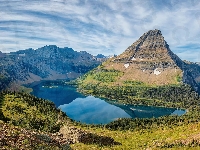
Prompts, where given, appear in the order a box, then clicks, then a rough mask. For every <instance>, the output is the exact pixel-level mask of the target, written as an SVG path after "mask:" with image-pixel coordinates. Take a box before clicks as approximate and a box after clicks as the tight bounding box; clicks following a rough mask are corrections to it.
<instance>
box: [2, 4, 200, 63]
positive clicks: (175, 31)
mask: <svg viewBox="0 0 200 150" xmlns="http://www.w3.org/2000/svg"><path fill="white" fill-rule="evenodd" d="M151 29H160V30H161V31H162V34H163V36H164V37H165V40H166V41H167V43H168V44H169V45H170V48H171V50H172V51H173V52H174V53H176V54H177V55H178V56H179V57H180V58H181V59H186V60H190V61H193V62H196V61H198V62H200V1H199V0H109V1H108V0H41V1H37V0H31V1H28V0H21V1H20V0H9V1H7V0H5V1H4V0H0V34H1V36H0V51H2V52H10V51H16V50H22V49H27V48H34V49H37V48H39V47H42V46H45V45H57V46H59V47H71V48H73V49H74V50H76V51H87V52H89V53H91V54H93V55H96V54H99V53H102V54H104V55H112V54H120V53H122V52H123V51H124V50H125V49H126V48H127V47H128V46H129V45H131V44H132V43H133V42H135V41H136V40H137V39H138V38H139V37H140V36H141V35H142V34H143V33H144V32H147V31H148V30H151Z"/></svg>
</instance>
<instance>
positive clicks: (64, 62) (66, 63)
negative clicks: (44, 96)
mask: <svg viewBox="0 0 200 150" xmlns="http://www.w3.org/2000/svg"><path fill="white" fill-rule="evenodd" d="M1 56H2V57H1V61H0V70H1V75H2V76H4V77H9V78H10V79H11V80H12V81H16V82H17V83H18V84H24V83H30V82H33V81H38V80H42V79H46V80H56V79H74V78H77V77H79V76H80V75H82V74H84V73H86V72H87V71H89V70H91V69H93V68H95V67H97V66H98V65H99V64H100V63H101V62H100V61H98V59H97V58H95V57H94V56H92V55H91V54H89V53H87V52H83V51H82V52H76V51H74V50H73V49H71V48H67V47H65V48H59V47H57V46H54V45H51V46H44V47H42V48H38V49H37V50H33V49H27V50H20V51H17V52H11V53H8V54H1Z"/></svg>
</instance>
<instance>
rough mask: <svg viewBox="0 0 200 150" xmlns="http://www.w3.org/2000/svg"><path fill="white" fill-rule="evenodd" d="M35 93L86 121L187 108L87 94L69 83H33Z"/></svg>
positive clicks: (174, 112) (146, 115) (103, 121)
mask: <svg viewBox="0 0 200 150" xmlns="http://www.w3.org/2000/svg"><path fill="white" fill-rule="evenodd" d="M32 88H33V92H32V94H33V95H35V96H37V97H39V98H44V99H48V100H51V101H53V102H54V103H55V105H56V106H57V107H58V108H60V109H61V110H62V111H64V112H66V114H67V115H68V116H69V117H70V118H72V119H74V120H76V121H80V122H82V123H87V124H106V123H109V122H111V121H114V120H116V119H118V118H152V117H160V116H164V115H183V114H184V113H185V110H177V109H175V108H163V107H153V106H140V105H122V104H117V103H114V102H111V101H107V100H106V99H100V98H96V97H94V96H85V95H83V94H81V93H79V92H77V91H76V88H75V87H72V86H69V85H59V84H58V85H51V86H49V85H47V83H46V82H41V83H39V84H37V85H34V86H32Z"/></svg>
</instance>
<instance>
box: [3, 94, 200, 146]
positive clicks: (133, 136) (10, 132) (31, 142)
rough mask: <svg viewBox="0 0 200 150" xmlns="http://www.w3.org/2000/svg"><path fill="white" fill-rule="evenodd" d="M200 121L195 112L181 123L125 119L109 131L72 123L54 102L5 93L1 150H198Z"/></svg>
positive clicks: (177, 119) (173, 119)
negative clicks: (167, 149)
mask: <svg viewBox="0 0 200 150" xmlns="http://www.w3.org/2000/svg"><path fill="white" fill-rule="evenodd" d="M193 106H194V107H195V105H193ZM199 120H200V114H199V108H198V107H197V110H194V111H192V112H190V113H187V114H185V115H183V116H180V117H178V116H164V117H160V118H151V119H145V118H144V119H138V118H136V119H130V118H127V119H119V120H116V121H113V122H111V123H109V124H106V125H85V124H81V123H78V122H74V121H72V120H71V119H70V118H68V117H67V116H66V115H65V114H64V113H63V112H61V111H60V110H58V109H56V107H55V105H54V104H53V103H52V102H50V101H47V100H43V99H38V98H36V97H34V96H31V95H29V94H24V93H15V92H3V93H1V94H0V149H30V150H32V149H48V150H50V149H52V150H54V149H60V150H63V149H71V148H72V149H97V150H98V149H105V150H106V149H166V148H173V149H183V148H185V149H187V148H189V149H198V148H199V146H200V136H199V131H200V124H199ZM70 147H71V148H70Z"/></svg>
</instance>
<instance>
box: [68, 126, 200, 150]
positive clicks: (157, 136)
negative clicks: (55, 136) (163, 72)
mask: <svg viewBox="0 0 200 150" xmlns="http://www.w3.org/2000/svg"><path fill="white" fill-rule="evenodd" d="M82 129H83V128H82ZM84 129H85V130H87V131H90V132H93V133H96V134H100V135H104V136H110V137H112V138H114V140H115V141H117V142H120V143H121V144H122V145H116V146H112V147H105V146H104V147H100V146H98V145H86V144H82V143H77V144H73V145H71V147H72V148H74V149H82V150H86V149H105V150H108V149H115V150H118V149H119V150H120V149H134V150H138V149H147V148H149V149H153V150H154V149H165V148H167V146H168V147H171V148H172V149H181V150H182V149H199V148H200V147H199V146H198V145H199V143H200V142H199V141H200V135H199V132H200V123H191V124H188V125H183V126H176V127H173V128H169V127H164V128H163V127H162V128H154V129H149V130H139V131H110V130H107V129H101V128H89V129H88V128H84ZM193 139H195V140H197V142H198V144H196V145H194V144H192V141H193ZM173 143H174V144H175V143H176V144H177V145H175V146H172V144H173ZM180 143H183V144H185V145H182V146H178V144H180Z"/></svg>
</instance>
